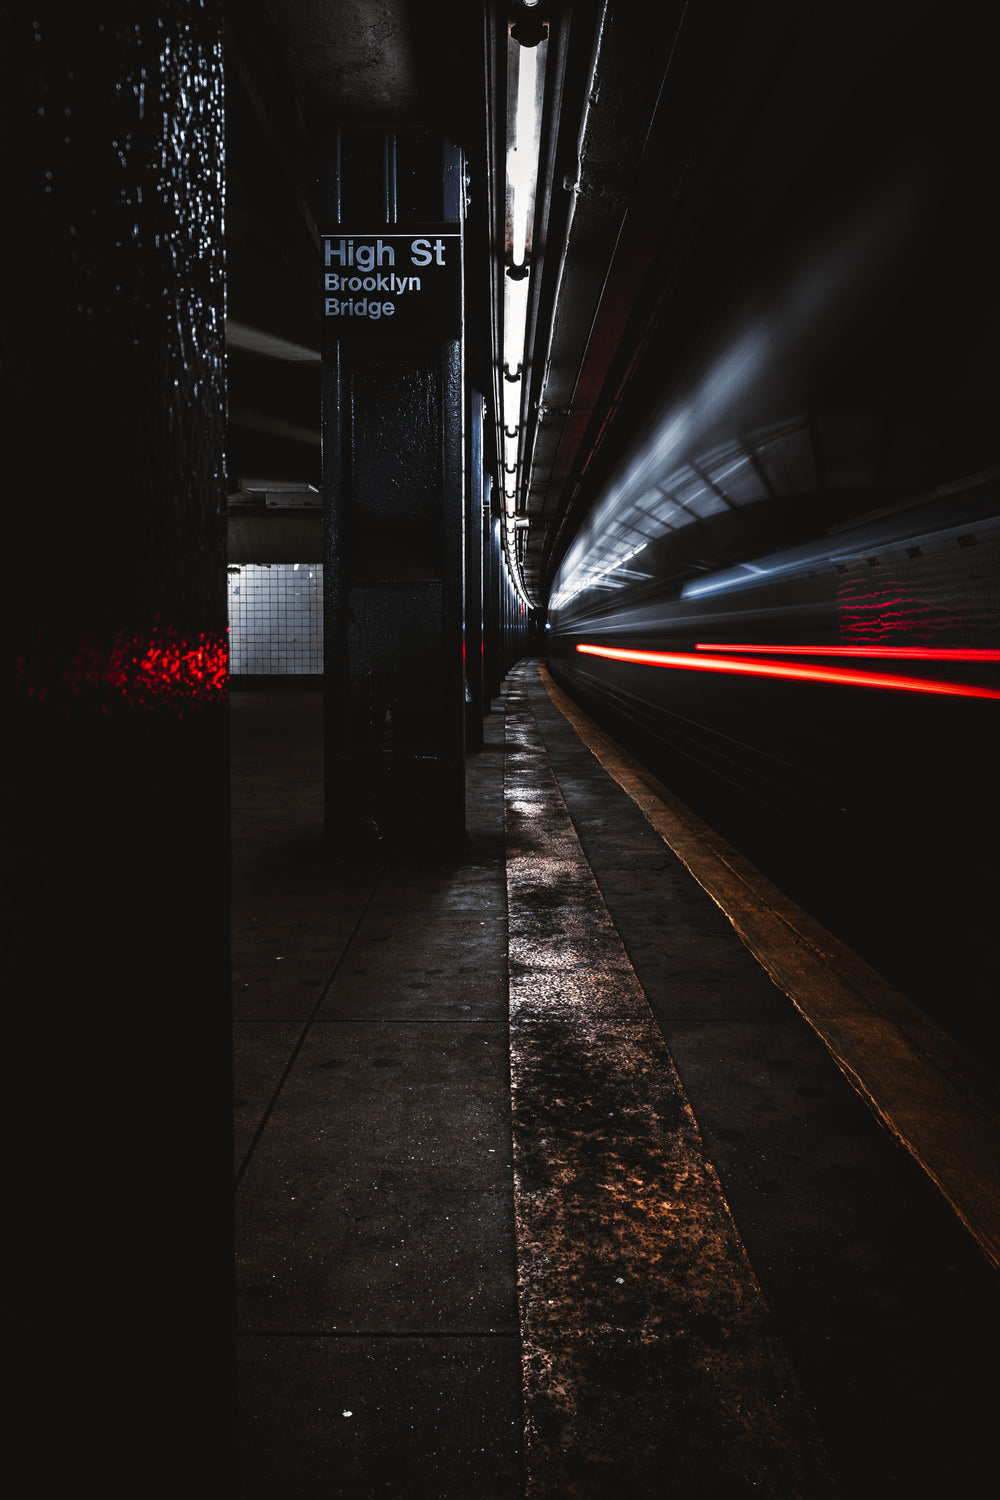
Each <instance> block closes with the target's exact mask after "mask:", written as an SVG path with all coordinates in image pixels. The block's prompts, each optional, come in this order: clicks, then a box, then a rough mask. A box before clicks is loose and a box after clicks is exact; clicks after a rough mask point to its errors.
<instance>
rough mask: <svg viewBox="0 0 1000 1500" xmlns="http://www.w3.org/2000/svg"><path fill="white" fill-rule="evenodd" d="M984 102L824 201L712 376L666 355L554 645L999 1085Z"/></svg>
mask: <svg viewBox="0 0 1000 1500" xmlns="http://www.w3.org/2000/svg"><path fill="white" fill-rule="evenodd" d="M969 87H970V89H974V88H975V87H976V85H975V82H974V80H971V81H970V84H969ZM982 103H983V101H982V99H981V98H980V99H974V100H973V101H972V107H971V108H970V110H969V112H968V115H967V116H965V117H963V120H964V123H963V122H962V121H960V122H959V124H958V125H955V122H954V120H953V122H952V124H953V126H954V129H952V128H950V127H949V129H948V130H946V132H945V135H944V136H943V138H942V140H941V142H940V145H939V148H937V147H936V146H935V143H934V142H933V140H932V141H930V142H928V140H926V139H922V140H920V141H915V143H914V146H913V149H912V150H907V149H903V146H902V145H901V142H905V140H906V131H905V128H896V129H895V130H889V131H887V132H886V136H885V137H884V138H883V139H881V140H873V141H872V151H871V155H872V162H871V163H869V169H868V170H867V171H866V173H865V174H864V176H863V180H861V179H859V180H858V182H857V183H854V184H852V183H851V182H849V181H847V180H846V176H845V177H842V178H841V180H840V181H838V182H836V183H835V184H833V186H832V189H831V201H830V204H829V211H828V212H826V213H823V212H816V211H815V195H813V196H812V197H811V198H810V210H809V213H808V214H805V212H804V215H803V222H802V224H801V225H799V226H797V227H796V232H795V233H792V234H790V235H788V236H787V237H786V239H785V241H784V242H783V243H780V244H775V245H774V246H772V247H770V253H769V254H768V255H766V256H761V257H760V259H759V260H758V261H757V263H756V264H755V266H754V267H753V274H752V275H748V276H747V278H746V279H745V281H744V283H743V285H742V287H740V288H739V289H738V291H737V293H736V294H734V295H732V296H729V297H728V298H727V299H726V303H725V307H724V310H722V311H720V314H719V316H718V317H717V318H716V319H715V320H714V322H713V323H712V325H711V327H708V326H706V327H705V328H704V329H703V333H702V336H701V338H700V341H699V343H698V351H697V355H696V357H694V358H691V359H688V360H687V362H686V363H685V364H684V366H683V368H682V369H679V367H678V365H677V363H676V361H672V360H671V357H670V349H669V347H668V344H667V343H666V342H665V341H663V342H662V344H661V348H660V350H659V357H660V362H661V368H662V370H663V372H664V376H663V383H662V385H661V386H660V387H659V388H657V387H656V384H655V382H654V381H651V380H649V379H647V381H646V385H645V403H646V405H645V411H644V414H643V417H642V420H641V421H636V422H635V423H634V425H633V428H632V436H631V439H630V445H629V447H628V449H627V451H625V450H622V451H620V452H619V453H618V454H617V455H616V458H615V464H614V467H613V468H612V467H610V466H606V467H605V470H604V474H603V478H602V484H601V489H600V493H599V494H597V495H596V497H595V500H594V503H593V504H592V505H591V507H590V510H589V513H588V515H587V516H586V518H585V520H584V521H583V522H582V524H578V526H577V530H576V533H575V535H574V536H573V537H572V539H571V540H570V541H569V544H568V545H566V546H564V550H563V553H562V557H561V561H559V563H558V566H557V567H555V568H554V569H553V572H552V575H551V588H550V592H549V605H548V618H547V630H546V638H545V654H546V655H547V657H548V659H549V662H550V666H551V668H552V671H553V673H554V675H555V676H556V678H557V680H558V681H559V682H560V683H561V684H562V685H563V686H564V687H566V688H567V690H568V691H570V692H571V693H572V694H573V696H574V697H575V698H576V699H577V700H578V701H579V702H580V703H581V704H582V706H583V707H584V708H586V709H587V710H588V711H589V712H590V713H591V714H592V716H593V717H595V718H596V719H598V721H599V722H601V723H602V724H603V725H604V726H605V727H607V728H608V729H609V731H610V732H611V733H612V734H613V735H614V736H615V737H616V738H617V739H618V740H619V741H620V742H622V743H624V744H625V745H626V746H627V747H628V748H629V749H631V750H632V751H633V752H634V753H635V754H636V755H637V756H638V757H639V758H640V759H641V760H642V761H643V762H644V763H645V764H646V765H647V766H648V767H649V768H650V769H651V770H652V771H653V772H654V773H655V774H656V775H657V776H659V777H660V778H661V779H662V780H663V781H664V782H665V783H666V785H667V786H668V787H670V788H671V789H672V790H673V791H674V792H675V793H677V794H678V795H679V796H681V797H682V798H683V799H684V800H686V801H687V802H688V803H689V804H690V805H691V806H692V807H693V808H694V810H695V811H696V812H698V813H700V814H701V815H702V816H704V817H705V818H706V819H707V820H708V821H710V822H711V823H713V824H714V826H716V827H717V828H718V829H719V831H720V832H722V833H723V835H725V836H726V837H728V838H729V839H730V841H731V842H732V843H734V844H735V845H736V846H737V847H738V848H739V849H740V850H741V851H742V852H743V853H744V854H745V855H746V856H747V857H749V858H750V859H751V860H752V861H753V862H755V863H756V864H757V865H758V866H759V867H760V868H761V869H762V871H763V872H764V873H765V874H767V875H769V876H770V877H772V878H773V879H775V880H776V882H777V883H778V884H779V885H781V886H782V887H783V888H784V889H785V890H786V891H787V892H788V893H789V894H790V895H791V896H792V897H793V898H795V899H797V900H798V901H799V902H800V903H801V904H802V905H804V906H805V907H806V908H807V909H809V910H811V911H812V912H813V914H814V915H815V916H816V917H817V918H819V919H820V920H821V921H824V922H825V923H826V924H827V925H828V926H829V927H830V928H831V929H832V930H833V931H835V932H836V933H837V934H838V935H839V936H841V937H843V938H844V939H845V940H846V941H848V942H849V943H851V944H852V945H853V946H854V947H855V948H856V950H857V951H858V952H859V953H861V955H862V956H863V957H866V958H867V959H868V960H869V961H870V962H872V963H873V964H874V965H875V967H877V968H879V969H880V970H881V971H882V972H883V973H884V974H885V975H886V977H887V978H888V979H890V980H891V981H892V982H894V983H895V984H897V985H898V986H899V987H900V988H901V989H903V990H904V991H905V992H906V993H908V994H909V995H910V996H911V998H912V999H914V1000H916V1001H917V1002H918V1003H919V1004H921V1005H922V1006H923V1007H924V1008H925V1009H926V1010H927V1011H928V1012H929V1013H930V1014H931V1015H932V1016H934V1018H935V1019H936V1020H937V1021H938V1022H939V1023H940V1024H941V1025H942V1026H943V1027H944V1028H945V1029H946V1030H948V1031H950V1032H951V1033H952V1034H953V1035H955V1036H957V1037H958V1039H959V1040H964V1041H965V1042H966V1043H967V1044H968V1045H969V1046H970V1047H971V1048H973V1049H974V1050H976V1051H978V1052H979V1053H980V1054H981V1055H982V1056H983V1057H984V1058H985V1059H987V1060H991V1061H992V1062H993V1063H994V1064H995V1063H996V1060H997V1054H996V1051H995V1048H994V1044H993V1042H992V1032H993V1028H994V1026H995V1018H996V1010H997V1001H998V986H997V977H998V961H997V957H996V951H995V950H996V944H995V939H994V935H993V934H994V930H995V927H996V922H997V914H998V910H1000V907H998V902H997V897H998V887H997V880H996V874H995V868H996V860H997V836H998V832H1000V827H998V822H997V811H998V794H997V780H998V777H997V764H998V759H1000V758H998V755H997V743H996V736H997V726H998V718H1000V704H998V702H997V699H998V698H1000V464H998V462H997V460H998V457H1000V455H998V444H997V415H998V408H997V400H996V397H997V391H996V378H995V353H994V349H995V344H996V334H997V320H996V291H995V282H996V270H995V264H994V258H995V244H993V245H992V247H991V238H990V236H989V234H988V233H987V231H986V227H985V226H986V223H987V218H988V215H987V207H986V203H985V195H986V194H987V193H988V185H987V181H986V180H985V179H984V178H983V176H982V173H981V164H982V162H983V161H987V160H992V159H993V158H994V155H995V152H993V150H992V148H991V146H990V142H989V141H988V140H987V141H984V140H983V139H982V138H981V136H980V138H978V139H977V138H976V137H975V135H974V134H966V133H964V132H965V129H966V125H968V124H969V123H970V122H972V123H974V124H976V125H977V127H979V128H981V125H982V114H981V106H982ZM897 125H898V122H897ZM886 140H888V141H889V142H890V145H889V146H887V145H886V144H885V142H886ZM963 142H964V143H965V145H966V146H967V148H968V149H967V151H965V152H963V151H962V145H963ZM995 144H996V142H995V137H994V139H993V142H992V147H994V148H995ZM879 153H881V154H879ZM977 162H978V163H979V166H977V165H976V163H977ZM799 231H801V232H799ZM674 295H675V300H676V297H677V295H678V294H677V293H676V292H675V294H674ZM656 353H657V351H656V348H655V345H654V349H653V359H651V358H650V356H648V355H647V357H646V366H647V368H649V367H650V365H651V364H652V363H654V362H655V357H656ZM667 372H670V373H669V375H668V373H667Z"/></svg>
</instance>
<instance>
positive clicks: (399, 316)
mask: <svg viewBox="0 0 1000 1500" xmlns="http://www.w3.org/2000/svg"><path fill="white" fill-rule="evenodd" d="M322 241H323V315H324V322H325V323H326V325H327V326H328V327H330V328H332V330H333V332H334V333H335V334H336V335H337V336H338V337H340V336H342V337H347V336H348V335H350V336H352V337H358V336H361V337H363V338H364V337H370V338H377V337H380V336H381V335H382V334H383V333H385V334H397V335H398V334H404V335H410V334H418V335H432V336H436V337H438V338H458V337H459V336H460V334H461V322H462V236H461V233H460V232H459V231H458V230H430V231H428V232H427V233H424V234H418V233H409V234H395V233H378V234H356V233H350V232H349V231H348V230H343V229H338V230H335V231H334V232H333V233H331V234H323V235H322Z"/></svg>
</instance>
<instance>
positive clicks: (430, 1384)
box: [232, 664, 1000, 1500]
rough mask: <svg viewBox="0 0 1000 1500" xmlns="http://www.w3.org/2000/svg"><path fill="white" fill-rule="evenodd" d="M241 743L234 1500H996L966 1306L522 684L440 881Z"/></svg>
mask: <svg viewBox="0 0 1000 1500" xmlns="http://www.w3.org/2000/svg"><path fill="white" fill-rule="evenodd" d="M232 716H233V847H234V917H233V959H234V1002H235V1016H236V1022H235V1037H236V1052H235V1055H236V1079H237V1085H236V1087H237V1097H236V1134H235V1142H236V1168H237V1182H238V1192H237V1211H238V1229H237V1265H238V1292H239V1309H238V1320H239V1321H238V1327H239V1332H238V1341H237V1342H238V1353H239V1363H240V1413H241V1467H242V1490H241V1493H242V1494H243V1495H244V1496H245V1497H247V1500H258V1497H275V1500H279V1497H284V1496H304V1497H313V1496H315V1497H319V1496H324V1497H327V1496H345V1497H346V1496H350V1497H362V1496H369V1495H382V1494H387V1495H391V1494H396V1495H406V1496H413V1497H425V1496H426V1497H436V1500H446V1497H448V1500H450V1497H456V1500H457V1497H462V1500H469V1497H475V1500H493V1497H497V1500H500V1497H504V1500H507V1497H510V1500H514V1497H519V1496H522V1495H524V1496H529V1497H543V1496H544V1497H556V1496H583V1497H586V1496H594V1497H600V1496H604V1495H612V1494H615V1495H618V1496H621V1495H629V1496H650V1497H652V1496H660V1495H677V1496H702V1495H704V1496H715V1495H718V1496H729V1495H739V1494H750V1493H757V1494H761V1493H764V1494H768V1495H770V1496H810V1495H817V1496H819V1495H836V1494H838V1493H839V1494H842V1495H845V1496H851V1495H859V1496H861V1495H869V1494H871V1495H874V1494H876V1493H878V1494H885V1493H890V1494H891V1493H897V1494H901V1495H902V1494H912V1493H926V1492H927V1491H928V1489H935V1488H938V1487H940V1488H942V1489H947V1490H948V1491H950V1492H951V1493H957V1494H963V1495H970V1496H973V1495H978V1494H980V1493H982V1494H986V1493H990V1492H992V1482H993V1477H994V1462H993V1441H992V1422H993V1413H994V1411H995V1407H996V1397H997V1378H996V1369H995V1349H996V1346H997V1337H996V1336H997V1332H998V1325H1000V1316H998V1303H997V1291H998V1278H997V1272H996V1270H995V1269H994V1267H993V1266H992V1265H991V1264H990V1263H989V1261H988V1259H987V1257H986V1256H985V1255H984V1253H983V1251H982V1250H981V1248H980V1247H979V1245H978V1244H976V1243H975V1241H974V1240H973V1239H972V1237H971V1236H970V1235H969V1234H968V1232H967V1231H966V1230H965V1228H964V1227H963V1226H962V1224H961V1223H960V1222H959V1221H958V1219H957V1217H956V1215H955V1213H954V1212H953V1210H952V1208H951V1207H950V1206H949V1204H948V1203H947V1202H946V1201H945V1200H944V1198H943V1197H942V1195H941V1193H940V1192H939V1191H938V1189H937V1188H936V1187H935V1186H934V1185H933V1183H931V1182H930V1180H929V1179H928V1177H927V1176H926V1174H925V1173H924V1172H923V1171H922V1170H921V1169H920V1167H919V1166H918V1165H917V1164H916V1162H915V1161H914V1160H913V1159H912V1157H911V1156H910V1155H909V1154H908V1153H907V1152H906V1151H905V1150H904V1149H903V1148H902V1147H901V1146H900V1144H899V1143H898V1141H896V1140H895V1139H894V1138H893V1137H892V1135H891V1134H890V1132H889V1131H888V1130H887V1129H886V1128H885V1127H884V1125H883V1124H882V1123H881V1122H880V1121H879V1120H878V1119H877V1118H876V1117H875V1114H874V1113H873V1111H872V1109H871V1107H870V1106H869V1104H868V1103H867V1102H866V1101H865V1100H864V1099H863V1098H862V1097H861V1096H860V1094H859V1093H858V1092H857V1090H856V1089H855V1088H854V1087H852V1086H851V1084H850V1083H849V1082H848V1080H847V1079H846V1078H845V1077H844V1075H843V1073H842V1072H841V1071H840V1070H839V1069H838V1068H837V1066H836V1065H835V1063H834V1062H833V1060H832V1059H831V1057H830V1054H829V1052H828V1051H827V1049H826V1047H825V1046H824V1045H823V1043H822V1041H821V1040H820V1039H819V1038H818V1037H817V1035H816V1033H815V1032H814V1031H813V1030H812V1029H811V1028H810V1027H809V1026H807V1025H806V1023H805V1022H804V1021H803V1019H802V1017H801V1016H800V1015H799V1013H798V1011H797V1010H796V1009H795V1006H794V1005H793V1004H792V1003H791V1002H790V1000H789V999H788V997H787V996H786V995H785V994H784V993H782V991H781V990H779V989H778V988H777V987H776V986H775V984H774V983H773V982H772V981H771V979H770V978H769V977H768V975H767V973H766V972H765V971H764V969H763V968H762V967H761V965H760V964H759V963H758V961H757V960H756V959H755V958H754V957H753V956H752V955H751V953H750V952H748V950H747V948H746V947H745V946H744V945H743V944H742V943H741V942H740V940H739V938H738V937H737V936H736V933H735V932H734V930H733V927H732V925H731V923H730V922H729V920H728V918H727V917H726V916H725V914H724V913H723V912H722V911H721V910H720V909H719V907H718V906H717V905H716V904H715V903H714V902H713V901H712V900H711V899H710V898H709V897H708V896H707V895H706V893H705V891H704V890H703V889H702V888H701V886H700V885H698V884H697V883H696V882H695V881H694V880H693V879H692V877H691V875H690V874H689V873H688V871H687V870H686V869H685V868H684V866H683V865H682V864H681V863H680V861H679V860H678V859H677V858H676V856H675V855H674V854H673V853H672V851H671V850H670V849H669V848H668V847H667V845H666V844H665V843H664V840H663V839H662V838H661V836H660V834H659V833H658V832H657V831H656V830H655V829H654V828H653V827H652V826H651V825H650V823H649V822H648V821H647V819H646V818H645V817H644V816H643V814H642V813H641V812H640V810H639V809H638V807H637V806H636V804H635V802H634V801H633V800H632V799H631V798H630V797H629V796H627V795H626V793H625V792H624V791H623V790H622V789H621V788H620V787H619V786H618V785H617V784H616V783H615V782H614V781H613V780H612V779H611V777H610V776H609V775H608V774H607V772H606V771H605V770H604V769H603V768H602V767H601V765H600V764H599V763H598V761H597V760H596V759H595V758H594V756H593V755H592V754H591V752H590V750H588V749H587V748H586V747H585V746H584V745H583V744H582V743H581V740H580V739H579V737H578V736H577V734H576V732H575V731H574V729H573V728H572V726H571V725H570V724H569V723H568V721H567V719H566V718H565V717H564V715H563V714H562V713H561V712H560V711H559V709H558V707H557V706H556V704H555V703H554V702H553V700H552V698H551V697H550V695H549V693H548V692H547V691H546V687H545V684H544V681H543V679H542V678H541V677H540V676H539V674H538V672H537V670H536V669H535V667H534V666H533V665H532V664H522V665H521V666H519V667H518V668H517V669H515V671H514V672H513V673H512V674H511V676H510V678H509V679H508V682H507V684H506V685H505V691H504V693H503V695H502V697H501V698H500V699H498V700H497V701H496V703H495V705H494V712H493V713H492V714H491V715H490V716H489V717H488V718H487V720H486V743H485V746H484V749H483V751H482V752H480V753H478V754H476V755H475V756H470V759H469V765H468V799H467V806H468V816H467V822H468V830H469V833H468V842H467V848H466V852H465V856H464V857H463V858H462V859H461V860H459V861H455V862H454V863H451V864H431V865H424V864H421V863H420V862H418V861H413V862H399V861H395V862H389V861H387V862H385V863H377V862H372V863H370V864H365V865H348V864H339V863H337V862H335V861H331V860H329V859H328V858H327V857H326V855H325V853H324V850H323V847H322V841H321V814H322V809H321V781H322V778H321V746H320V732H321V717H322V714H321V701H320V697H319V695H318V693H316V692H315V691H313V690H306V691H301V692H292V691H287V692H281V693H275V694H260V693H235V694H234V696H233V705H232Z"/></svg>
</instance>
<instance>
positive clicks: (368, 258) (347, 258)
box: [326, 240, 396, 271]
mask: <svg viewBox="0 0 1000 1500" xmlns="http://www.w3.org/2000/svg"><path fill="white" fill-rule="evenodd" d="M334 261H336V262H337V263H338V265H341V266H359V267H360V268H361V270H362V271H370V270H372V268H373V267H374V266H394V265H395V264H396V252H395V250H393V248H392V246H391V245H383V243H382V241H381V240H376V241H375V244H374V245H358V247H357V249H355V246H354V241H353V240H339V241H334V240H327V242H326V264H327V265H328V266H330V265H332V264H333V262H334Z"/></svg>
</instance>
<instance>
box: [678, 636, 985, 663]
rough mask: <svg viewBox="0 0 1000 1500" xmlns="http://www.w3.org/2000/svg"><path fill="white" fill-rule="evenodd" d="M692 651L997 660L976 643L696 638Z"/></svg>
mask: <svg viewBox="0 0 1000 1500" xmlns="http://www.w3.org/2000/svg"><path fill="white" fill-rule="evenodd" d="M694 649H695V650H696V651H761V652H764V653H768V654H770V655H772V656H885V657H889V656H901V657H910V658H912V659H913V660H914V661H1000V651H989V650H986V649H985V648H980V647H978V646H744V645H737V646H732V645H728V644H726V645H723V644H722V642H721V641H718V642H715V641H713V642H708V641H697V642H696V643H695V648H694Z"/></svg>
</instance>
